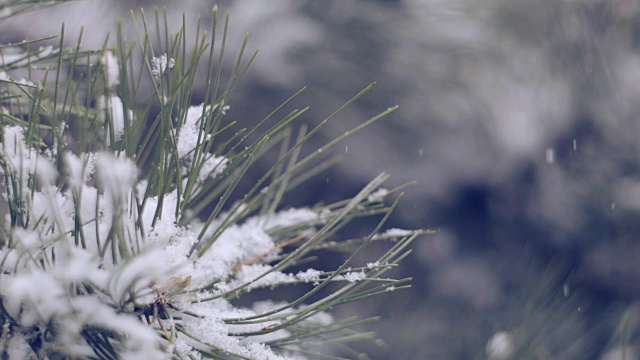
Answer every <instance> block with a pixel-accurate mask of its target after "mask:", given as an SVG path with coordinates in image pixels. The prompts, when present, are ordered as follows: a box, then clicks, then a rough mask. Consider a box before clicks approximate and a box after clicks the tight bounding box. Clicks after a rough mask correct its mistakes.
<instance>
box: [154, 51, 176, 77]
mask: <svg viewBox="0 0 640 360" xmlns="http://www.w3.org/2000/svg"><path fill="white" fill-rule="evenodd" d="M175 64H176V61H175V60H174V59H173V58H167V54H162V55H160V56H159V57H153V58H152V59H151V74H152V75H153V76H154V77H155V78H159V77H160V76H161V75H162V74H164V73H165V72H166V71H167V70H168V69H173V67H174V66H175Z"/></svg>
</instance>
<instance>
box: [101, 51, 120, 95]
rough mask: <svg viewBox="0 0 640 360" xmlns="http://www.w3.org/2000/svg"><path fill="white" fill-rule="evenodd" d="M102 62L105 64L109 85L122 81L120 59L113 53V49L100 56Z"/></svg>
mask: <svg viewBox="0 0 640 360" xmlns="http://www.w3.org/2000/svg"><path fill="white" fill-rule="evenodd" d="M100 64H101V65H102V66H104V69H105V77H106V80H107V86H108V87H113V86H115V85H118V84H119V83H120V66H119V65H118V59H117V58H116V57H115V55H113V52H112V51H107V52H105V53H104V55H103V56H102V57H101V58H100Z"/></svg>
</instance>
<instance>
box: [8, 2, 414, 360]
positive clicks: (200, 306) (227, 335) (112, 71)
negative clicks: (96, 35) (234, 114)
mask: <svg viewBox="0 0 640 360" xmlns="http://www.w3.org/2000/svg"><path fill="white" fill-rule="evenodd" d="M213 16H214V17H215V16H216V12H215V10H214V13H213ZM214 22H215V21H214ZM158 33H160V32H159V31H158ZM183 37H186V35H185V34H184V28H182V29H181V30H180V31H179V33H178V34H177V35H176V36H175V37H171V39H181V38H183ZM123 41H124V40H123V39H122V38H119V39H118V44H119V46H121V47H122V48H123V49H127V48H128V47H127V46H125V45H124V43H123ZM140 41H141V43H140V47H141V49H142V52H143V53H145V54H147V53H149V52H152V50H151V45H150V43H149V42H148V37H145V39H142V40H140ZM167 41H168V40H167ZM195 43H199V44H200V47H199V48H198V47H197V48H196V49H194V50H193V53H191V54H190V55H189V56H188V57H189V61H191V63H189V62H187V61H186V59H185V58H181V56H182V55H183V54H184V52H186V50H184V49H183V48H181V46H185V44H184V43H180V42H179V41H178V42H177V43H174V46H172V47H170V51H169V50H168V51H169V52H165V53H163V55H161V56H160V57H154V56H150V57H149V58H148V59H147V60H145V64H146V65H147V67H146V68H147V72H146V73H144V74H135V73H134V72H133V70H132V69H129V68H121V66H124V64H128V63H130V62H131V61H132V60H131V59H132V58H131V57H130V56H131V54H130V52H125V53H122V52H119V51H118V50H117V49H109V50H105V49H102V50H100V51H88V52H85V53H80V52H79V50H78V49H76V50H75V52H73V51H70V52H68V51H66V50H61V51H60V52H57V51H56V52H57V53H56V52H54V57H53V58H54V59H57V60H58V61H60V62H64V61H67V60H70V62H71V64H72V65H70V66H75V62H76V61H79V60H78V59H80V58H83V57H85V58H86V59H88V61H89V63H88V64H86V65H87V66H86V68H87V69H91V68H92V65H93V64H101V69H102V70H101V71H102V73H99V74H97V75H93V76H92V75H91V74H90V73H89V74H87V78H86V79H87V80H86V81H87V82H88V84H87V86H86V88H87V89H89V90H87V94H85V95H86V96H87V99H90V96H91V89H92V88H94V87H97V85H96V84H101V85H102V86H103V88H101V89H99V90H97V91H96V92H97V94H94V95H95V98H94V101H87V100H86V99H85V101H83V100H82V98H81V97H75V96H68V94H69V93H70V92H72V91H74V92H73V93H74V94H75V90H73V89H75V87H74V86H76V85H77V84H75V83H74V84H71V81H69V82H68V83H65V82H64V79H62V78H61V73H60V70H58V72H57V78H56V89H65V90H64V91H66V92H67V93H66V94H67V95H64V96H58V97H55V96H54V97H53V98H50V97H49V96H50V95H51V94H50V93H49V92H47V91H44V89H48V88H49V87H50V86H51V84H47V83H44V82H43V83H40V82H38V83H37V85H34V84H26V85H25V84H20V83H17V82H15V81H14V80H12V77H11V75H10V74H7V73H6V72H5V71H3V70H5V68H4V67H2V66H0V70H2V72H1V73H0V74H2V79H1V80H2V81H3V83H2V84H3V86H5V87H4V88H2V90H3V91H2V92H1V93H0V94H1V96H2V97H1V98H0V100H1V101H2V102H3V107H2V108H1V112H0V118H1V120H2V122H1V125H2V127H1V129H2V146H1V147H0V175H2V178H3V179H4V182H3V183H2V185H3V186H2V199H0V205H2V206H3V207H5V208H6V211H5V213H4V216H3V219H2V221H1V222H0V322H1V324H2V331H1V333H0V354H1V357H2V358H3V359H4V358H9V359H26V358H101V359H119V358H123V359H165V358H167V359H168V358H176V359H187V358H190V359H199V358H211V357H213V358H226V357H234V358H235V357H239V358H243V359H299V358H305V355H306V354H312V353H313V352H317V351H325V352H331V351H332V350H331V348H329V347H328V346H329V345H328V344H330V343H334V342H347V341H350V340H354V339H359V338H362V339H364V338H368V337H370V336H371V335H370V334H369V333H359V332H357V331H356V330H353V329H351V327H352V326H355V325H358V324H360V323H361V322H362V321H363V320H354V319H346V320H345V319H334V318H333V317H332V316H331V314H330V313H328V311H329V310H330V309H331V308H333V307H334V306H336V305H340V304H344V303H349V302H352V301H357V300H361V299H363V298H366V297H369V296H372V295H378V294H384V293H389V292H390V291H391V290H396V289H402V288H406V287H407V285H406V282H407V281H408V279H400V280H395V279H390V278H388V277H384V278H383V277H381V276H382V275H383V274H384V273H385V272H386V271H387V270H389V269H390V268H392V267H394V266H396V265H397V264H398V262H399V261H400V260H402V259H403V258H404V257H405V256H407V255H408V253H409V251H408V250H407V246H408V245H409V243H410V242H411V241H412V240H413V239H414V238H415V237H416V236H417V235H419V234H420V232H417V231H405V230H399V229H392V230H389V231H386V232H380V231H379V230H380V229H381V227H382V225H383V223H384V220H386V217H387V216H388V214H389V213H390V212H391V210H393V208H394V207H395V204H397V200H396V202H394V204H393V205H392V206H385V204H384V199H385V197H386V196H391V195H394V194H396V195H397V194H398V192H399V190H400V188H396V189H392V190H386V189H384V190H383V189H381V185H382V184H383V183H384V181H385V180H386V179H387V177H388V176H387V175H386V174H381V175H379V176H378V177H376V178H375V179H374V180H372V181H371V183H369V184H368V185H367V186H366V187H364V188H363V189H362V191H360V192H359V193H357V194H355V195H354V197H353V198H351V199H347V200H345V201H342V202H339V203H335V204H328V205H324V206H316V207H313V208H299V209H296V208H286V207H284V206H283V205H282V203H281V201H282V200H283V199H284V195H285V193H286V192H287V190H288V189H290V188H292V187H295V186H297V185H298V184H300V183H301V182H302V181H304V180H305V179H306V178H308V176H309V170H308V169H309V168H308V167H309V166H310V165H309V164H314V161H317V159H319V156H320V155H319V154H323V153H326V151H322V150H325V149H326V148H321V149H319V150H320V151H314V152H312V154H311V155H308V156H306V157H300V154H301V152H300V147H301V146H302V144H303V143H304V141H305V140H306V139H307V138H308V137H309V136H308V135H309V134H313V133H315V132H316V131H317V129H312V130H311V131H309V132H307V131H306V128H304V127H302V128H301V129H300V130H299V133H298V135H297V139H295V138H294V136H293V134H294V130H293V128H292V127H290V124H291V122H292V121H293V120H294V119H296V118H297V117H298V116H300V115H301V114H302V113H303V111H298V110H295V111H293V112H291V113H289V114H288V115H286V116H284V117H283V119H282V120H280V121H279V122H278V123H277V124H276V125H275V126H274V127H273V128H270V129H267V130H266V131H264V134H262V135H260V136H258V140H256V141H255V142H254V143H250V142H248V141H246V137H247V135H246V134H245V135H243V133H244V130H240V131H238V132H236V133H232V132H231V131H230V130H228V129H229V128H230V127H231V126H232V125H233V123H230V124H229V125H227V124H226V123H224V122H223V121H224V120H223V117H224V116H225V115H226V112H227V111H228V110H229V109H230V107H229V106H228V105H226V104H227V103H229V101H230V100H229V95H230V94H231V90H233V88H235V86H236V85H237V84H236V82H235V81H232V82H230V83H229V85H228V87H227V88H226V89H220V90H221V91H218V90H219V89H218V86H219V83H220V82H219V79H218V78H216V79H215V81H212V82H211V88H210V89H208V90H207V94H210V95H208V97H207V98H206V99H205V101H204V102H203V103H202V104H200V105H195V106H194V105H192V104H191V96H190V89H191V85H192V83H193V81H194V74H195V71H194V68H195V67H196V66H197V60H198V59H199V57H200V56H202V55H203V54H205V50H206V49H208V48H209V46H208V45H207V44H205V42H204V41H200V40H199V39H198V38H196V40H195ZM211 49H213V48H211ZM211 51H213V50H211ZM38 54H39V53H38ZM38 54H36V58H38V56H39V55H38ZM140 58H144V57H143V56H141V57H140ZM194 59H195V60H196V61H194ZM238 63H241V57H239V59H238ZM29 64H30V63H29V62H28V61H27V62H26V63H24V66H30V65H29ZM189 64H190V65H189ZM212 64H213V62H209V66H210V67H211V68H210V70H209V73H210V74H213V73H214V71H213V70H214V68H213V65H212ZM39 69H40V68H36V67H34V68H32V69H30V70H32V71H34V72H36V71H38V70H39ZM6 70H7V71H10V70H11V68H6ZM70 72H73V71H70ZM124 74H129V76H130V77H128V78H127V77H124ZM238 75H239V76H235V75H234V76H232V78H234V79H238V78H240V77H241V73H239V74H238ZM142 76H145V78H146V79H147V81H149V82H151V83H152V84H153V89H154V93H153V96H152V97H153V98H154V99H155V100H156V101H157V106H159V107H160V109H159V111H158V112H157V113H152V112H151V111H150V110H149V109H150V108H151V107H150V106H147V107H146V110H144V109H143V110H140V111H138V112H137V113H136V114H135V115H134V111H133V110H127V109H132V108H134V106H132V104H135V103H136V101H135V96H136V94H135V89H139V87H138V86H137V84H136V83H135V79H140V78H141V77H142ZM44 78H45V79H46V78H47V77H46V76H45V77H44ZM99 79H102V80H104V81H102V82H99V81H97V80H99ZM138 81H140V80H138ZM5 83H6V84H5ZM138 84H139V83H138ZM16 86H17V88H16ZM20 86H23V87H20ZM65 87H66V88H65ZM16 89H17V90H16ZM366 90H368V88H367V89H365V91H362V92H361V93H359V94H358V95H357V96H356V97H355V98H354V99H352V100H355V99H356V98H357V97H359V96H361V95H363V94H364V93H365V92H366ZM64 91H63V90H60V93H63V92H64ZM18 93H20V94H22V95H25V94H26V95H28V96H19V95H18ZM56 93H57V92H56ZM78 99H80V100H78ZM25 109H26V110H25ZM390 111H392V109H390V110H387V111H385V112H383V113H381V115H380V116H376V117H374V118H372V119H371V121H370V122H372V121H374V120H376V119H378V118H379V117H381V116H383V115H385V114H386V113H388V112H390ZM334 114H337V112H336V113H334ZM332 116H333V115H332ZM370 122H367V123H370ZM323 123H326V122H323ZM101 130H102V131H103V132H101ZM257 131H258V129H257V128H255V129H251V130H249V131H248V132H247V133H249V134H251V133H255V132H257ZM96 133H97V134H99V135H97V136H94V135H95V134H96ZM101 134H107V135H108V136H102V135H101ZM294 139H295V140H294ZM214 145H215V146H214ZM274 146H275V147H279V148H280V149H281V151H280V157H279V159H278V161H277V163H276V164H275V165H274V166H273V167H272V168H271V169H269V170H268V171H267V172H266V174H265V175H264V176H263V177H262V178H261V180H260V181H258V183H257V184H256V185H255V186H253V188H251V189H248V190H244V189H242V192H239V191H237V190H238V184H239V183H240V180H241V179H242V177H243V175H244V174H245V173H246V172H247V171H249V169H251V165H252V164H254V162H255V161H256V159H257V158H259V157H260V156H262V155H263V154H264V153H265V152H266V151H267V150H268V149H269V148H271V147H274ZM305 169H306V170H305ZM234 194H235V195H234ZM232 195H234V196H233V197H232ZM232 199H237V200H236V201H235V202H233V201H232ZM378 214H379V215H384V217H383V219H382V220H381V222H380V226H378V227H377V228H376V229H375V230H374V231H373V232H371V233H370V234H369V235H368V236H364V237H359V238H352V239H347V240H346V241H341V240H340V236H339V234H340V230H341V229H342V228H343V227H344V226H346V225H347V224H349V222H350V221H351V220H352V219H354V218H357V217H363V216H371V215H378ZM389 239H393V240H395V242H394V243H393V244H392V245H391V246H390V248H389V250H388V251H387V252H385V253H384V254H383V255H381V256H380V257H379V258H376V259H366V260H365V261H364V262H362V260H361V259H358V261H356V257H357V255H361V254H362V250H363V249H364V248H365V246H366V245H367V244H369V243H370V242H372V241H381V240H389ZM354 245H355V247H353V246H354ZM344 246H351V247H352V249H355V250H352V253H351V254H350V255H348V256H347V257H346V259H345V260H344V261H343V262H342V264H341V265H340V266H338V267H337V268H335V269H329V270H327V269H316V268H314V267H313V266H312V265H309V264H313V263H312V262H311V261H312V260H313V258H314V256H317V255H314V254H316V253H317V251H320V250H322V251H329V250H334V249H337V248H341V247H344ZM320 254H322V253H320ZM369 260H372V261H369ZM361 263H362V264H366V265H360V264H361ZM294 285H298V286H299V287H300V289H299V290H296V291H291V289H292V287H293V286H294ZM285 286H287V287H285ZM257 289H267V290H268V289H271V290H272V292H271V294H274V297H275V298H277V301H276V300H270V299H261V298H259V297H253V296H248V295H253V294H251V293H252V291H254V290H257ZM276 295H277V296H276ZM238 299H241V300H243V301H242V304H244V305H239V302H238V301H237V300H238ZM283 299H287V300H285V301H283ZM247 304H249V305H247ZM325 342H326V344H324V343H325ZM312 344H315V345H312Z"/></svg>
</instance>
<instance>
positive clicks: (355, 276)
mask: <svg viewBox="0 0 640 360" xmlns="http://www.w3.org/2000/svg"><path fill="white" fill-rule="evenodd" d="M366 277H367V274H365V273H364V272H363V271H358V272H353V271H350V272H348V273H346V274H344V275H338V276H336V277H335V278H334V279H335V280H346V281H348V282H351V283H353V282H358V281H362V280H364V279H365V278H366Z"/></svg>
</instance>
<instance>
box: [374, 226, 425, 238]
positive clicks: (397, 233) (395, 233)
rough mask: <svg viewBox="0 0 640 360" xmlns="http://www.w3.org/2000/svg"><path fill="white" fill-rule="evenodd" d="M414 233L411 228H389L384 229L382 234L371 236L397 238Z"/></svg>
mask: <svg viewBox="0 0 640 360" xmlns="http://www.w3.org/2000/svg"><path fill="white" fill-rule="evenodd" d="M414 233H415V231H412V230H404V229H398V228H391V229H389V230H386V231H385V232H383V233H382V234H378V235H374V237H373V238H374V239H383V238H392V237H396V238H398V237H405V236H411V235H413V234H414Z"/></svg>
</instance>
